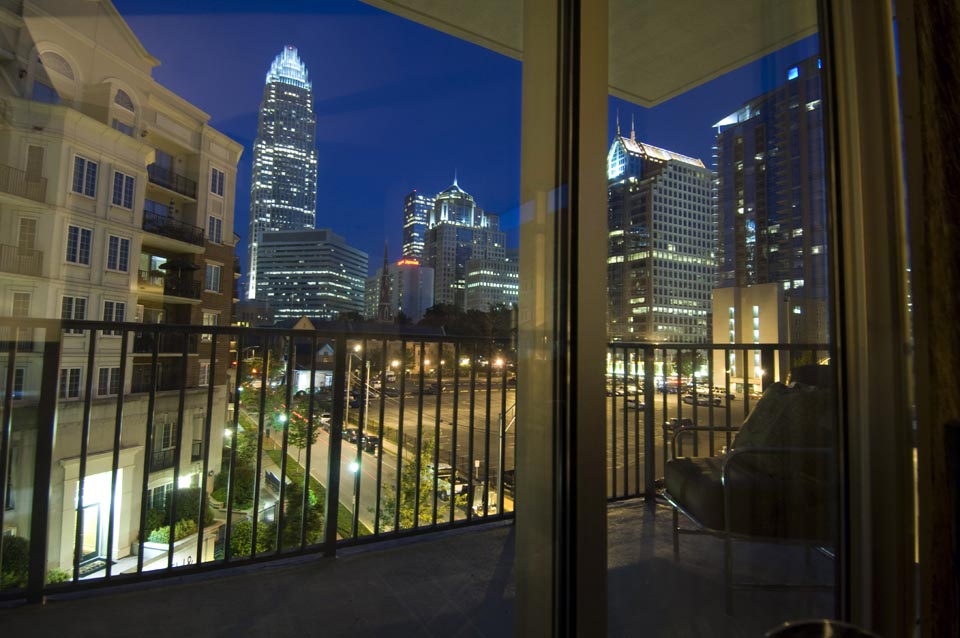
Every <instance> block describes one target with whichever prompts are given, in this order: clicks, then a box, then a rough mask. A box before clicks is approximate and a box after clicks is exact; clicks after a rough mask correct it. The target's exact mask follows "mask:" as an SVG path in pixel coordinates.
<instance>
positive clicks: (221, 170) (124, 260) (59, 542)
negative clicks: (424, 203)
mask: <svg viewBox="0 0 960 638" xmlns="http://www.w3.org/2000/svg"><path fill="white" fill-rule="evenodd" d="M52 15H56V16H57V18H56V19H54V18H53V17H51V16H52ZM0 49H2V50H3V55H2V56H0V75H2V76H3V77H4V79H5V80H6V81H5V82H2V83H0V110H2V113H3V117H2V118H0V237H2V239H0V314H5V315H12V316H23V317H31V318H47V319H56V318H62V319H88V320H103V321H107V322H116V323H119V322H143V323H145V324H147V323H149V324H153V323H163V324H192V325H201V324H202V325H218V324H223V325H229V324H230V322H231V308H232V303H233V297H234V270H235V260H234V247H235V244H236V241H237V237H236V235H235V234H234V233H233V221H234V220H233V209H234V185H235V180H236V168H237V162H238V161H239V158H240V154H241V152H242V146H241V145H240V144H238V143H236V142H234V141H233V140H231V139H229V138H228V137H227V136H225V135H224V134H222V133H220V132H218V131H216V130H214V129H213V128H211V127H210V125H209V119H210V118H209V116H208V115H207V114H206V113H204V112H202V111H201V110H200V109H198V108H197V107H195V106H193V105H192V104H190V103H189V102H187V101H186V100H184V99H183V98H181V97H179V96H178V95H176V94H174V93H173V92H171V91H169V90H168V89H166V88H164V87H163V86H161V85H160V84H158V83H157V82H156V81H155V80H154V79H153V78H152V70H153V69H154V68H155V67H156V66H157V65H158V64H159V61H158V60H156V59H155V58H153V57H152V56H151V55H150V54H149V53H148V52H147V51H146V50H145V49H144V48H143V46H142V45H141V43H140V42H139V41H138V40H137V38H136V36H135V35H134V34H133V32H132V31H131V30H130V28H129V27H128V26H127V24H126V23H125V22H124V20H123V19H122V18H121V16H120V15H119V14H118V13H117V11H116V9H115V8H114V7H113V5H112V4H111V3H110V2H99V3H76V2H73V3H70V2H64V1H61V0H44V1H39V2H31V1H27V2H23V3H4V4H3V6H2V7H0ZM64 332H65V334H64V336H63V339H62V344H63V345H62V350H61V355H60V361H61V364H60V373H59V374H60V376H59V387H58V394H59V400H60V401H59V405H58V414H57V436H56V443H55V449H54V456H53V468H54V470H53V471H54V473H55V475H54V482H53V485H54V490H53V494H52V496H51V498H52V501H51V502H52V504H53V506H52V508H51V510H52V511H51V513H50V516H51V520H50V529H51V533H50V534H51V535H50V542H49V545H50V547H49V552H48V566H49V567H50V568H62V569H67V570H69V569H70V568H71V567H72V565H73V558H74V557H73V550H72V548H73V544H74V537H75V535H76V533H77V531H76V526H77V525H78V524H80V525H82V527H83V529H82V536H83V552H84V555H83V556H82V560H81V565H93V567H91V569H95V568H96V564H97V563H98V561H99V562H101V563H102V562H104V561H106V560H109V559H112V560H115V561H116V560H121V559H123V558H124V557H126V556H129V555H130V554H131V552H133V551H135V549H136V541H137V538H136V530H137V529H138V528H139V516H140V513H141V503H142V500H143V495H144V493H145V494H146V497H147V498H148V499H149V503H148V504H147V505H153V506H158V507H159V506H162V505H163V503H164V499H165V495H166V494H167V493H168V492H169V491H170V490H172V489H174V488H175V487H186V486H188V485H193V486H197V485H201V484H202V481H204V480H205V477H203V476H201V470H202V466H203V461H204V459H206V461H207V464H208V470H209V471H211V472H215V471H217V470H219V467H220V456H219V455H220V450H219V449H216V450H204V449H202V446H198V445H196V444H195V442H196V441H199V440H200V439H201V438H202V436H201V432H202V430H201V429H202V428H203V427H204V424H205V421H206V419H207V417H208V414H207V398H208V390H209V386H210V384H213V386H214V392H213V398H214V401H213V404H212V405H213V406H214V407H213V410H212V412H211V413H210V415H209V416H210V420H211V425H212V428H213V432H222V430H223V428H224V423H225V419H226V414H227V388H226V368H227V361H228V353H229V344H228V340H227V339H220V340H219V341H217V342H216V352H215V353H214V352H213V343H214V341H215V339H214V338H213V337H212V336H211V335H193V336H188V335H185V334H179V335H177V334H174V335H169V334H166V335H164V336H163V337H162V338H157V337H155V336H154V335H153V334H151V332H149V331H146V330H145V331H143V332H134V333H128V335H129V337H128V338H127V337H122V336H121V335H122V331H120V330H100V331H93V332H91V331H84V330H66V331H64ZM5 338H11V336H10V335H8V336H7V337H5ZM15 338H16V341H17V348H18V356H17V367H16V369H15V371H14V379H13V383H14V386H15V387H16V389H17V392H16V393H15V397H16V402H17V406H16V408H15V410H14V416H13V428H12V432H13V433H12V439H11V443H12V445H11V456H10V461H11V465H10V468H11V469H10V476H11V485H10V493H9V495H8V501H9V502H8V505H9V506H10V507H8V511H7V512H6V515H5V517H4V533H5V534H15V535H16V534H22V533H25V532H26V531H27V529H26V528H27V527H28V526H29V521H30V511H29V509H28V508H29V502H30V499H29V493H30V490H31V482H32V473H33V467H32V462H33V461H32V459H33V458H34V447H33V446H34V438H35V432H34V431H33V428H34V427H35V425H34V422H33V420H34V418H35V414H36V403H37V401H38V398H39V396H38V390H39V387H40V378H39V375H40V371H41V367H42V363H41V357H42V354H41V352H42V350H43V349H44V348H45V347H49V346H45V345H44V341H56V340H57V339H58V336H57V335H51V336H50V337H49V338H47V339H45V335H44V334H43V331H42V330H37V331H36V334H33V333H32V332H28V331H26V330H23V329H20V330H19V332H18V334H17V335H16V336H15ZM124 346H125V350H124V351H122V350H121V349H122V348H123V347H124ZM31 352H32V353H33V354H31ZM90 352H92V353H93V355H92V356H93V366H92V368H90V367H89V365H88V354H89V353H90ZM214 354H215V358H213V359H212V355H214ZM153 356H156V358H157V360H158V362H159V364H158V366H157V367H156V369H154V367H153V365H152V363H151V360H152V357H153ZM122 359H126V361H125V365H124V366H123V369H125V374H124V375H123V376H122V377H121V374H120V371H121V360H122ZM211 361H213V362H214V365H213V366H211ZM91 369H92V370H93V375H95V376H93V378H89V377H90V376H91V375H90V373H89V370H91ZM183 378H185V379H186V385H187V388H188V389H187V391H186V392H185V395H184V404H183V409H182V411H181V410H180V408H179V393H178V392H175V391H173V389H174V388H175V387H179V385H180V380H181V379H183ZM4 380H5V379H4ZM5 381H6V380H5ZM154 386H155V389H156V393H155V396H154V399H155V401H154V403H153V411H152V414H153V419H152V422H151V427H150V430H152V436H150V437H148V434H147V433H148V426H147V424H148V421H150V420H149V419H148V418H147V416H148V411H149V406H150V401H149V399H150V396H151V393H150V390H151V388H152V387H154ZM88 393H89V395H90V396H89V401H87V399H88ZM118 401H122V404H123V430H122V441H121V443H122V446H121V447H122V449H121V451H120V454H119V469H118V473H117V476H116V492H117V494H118V496H119V497H120V498H119V501H118V503H119V507H114V508H110V507H106V506H104V507H101V504H102V503H109V501H110V489H111V482H112V479H113V477H112V474H113V472H112V469H111V455H110V453H109V452H107V450H110V449H111V446H112V442H113V437H114V428H115V422H116V406H117V403H118ZM87 409H89V412H90V418H89V420H88V423H89V432H88V433H87V436H86V441H85V444H86V448H85V449H86V456H85V457H84V458H82V459H81V450H82V449H84V448H83V446H82V445H83V441H82V439H83V434H84V429H83V423H84V420H85V419H84V412H85V411H86V410H87ZM213 440H217V439H213ZM175 450H180V457H179V458H175ZM81 464H83V465H85V473H84V480H83V482H82V498H81V499H80V500H79V502H81V503H82V509H83V511H82V512H80V513H78V512H77V504H76V503H77V502H78V500H77V498H76V497H77V495H78V494H79V492H80V490H81V485H80V480H79V477H80V469H79V468H80V466H81ZM174 465H179V467H180V476H181V479H180V481H179V483H180V485H179V486H174V485H173V468H174ZM186 468H189V469H186ZM145 472H146V473H147V477H146V481H145V482H144V473H145ZM57 474H59V476H57ZM186 475H189V478H187V479H186V480H184V478H182V477H184V476H186ZM141 485H146V488H147V489H146V490H145V491H144V490H141ZM111 513H112V516H113V517H114V519H113V520H112V521H111V520H110V519H109V517H110V516H111ZM57 530H59V534H58V533H57ZM108 530H110V532H111V533H112V534H113V535H114V542H113V552H112V555H111V556H106V555H105V552H106V546H107V533H108ZM81 571H83V570H82V569H81Z"/></svg>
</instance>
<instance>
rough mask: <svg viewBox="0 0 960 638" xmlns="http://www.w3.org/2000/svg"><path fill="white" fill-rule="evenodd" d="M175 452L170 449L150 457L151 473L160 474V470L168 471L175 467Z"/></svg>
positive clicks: (157, 452)
mask: <svg viewBox="0 0 960 638" xmlns="http://www.w3.org/2000/svg"><path fill="white" fill-rule="evenodd" d="M173 455H174V450H173V448H170V449H168V450H157V451H156V452H154V453H153V454H151V455H150V471H151V472H159V471H160V470H166V469H169V468H171V467H173V461H174V458H173Z"/></svg>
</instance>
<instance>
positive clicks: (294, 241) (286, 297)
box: [260, 229, 368, 320]
mask: <svg viewBox="0 0 960 638" xmlns="http://www.w3.org/2000/svg"><path fill="white" fill-rule="evenodd" d="M262 239H263V242H262V244H261V246H260V277H261V281H262V284H263V288H262V290H263V291H264V295H265V300H266V301H267V302H268V303H269V304H270V307H271V308H272V309H273V312H274V315H275V316H276V317H277V319H283V318H290V317H294V318H299V317H311V318H319V319H327V320H332V319H336V318H337V316H338V315H339V314H340V313H341V312H356V313H363V311H364V306H363V300H364V286H365V284H366V279H367V262H368V257H367V253H365V252H363V251H361V250H358V249H356V248H354V247H352V246H350V245H349V244H347V242H346V241H345V240H344V238H343V237H341V236H340V235H337V234H336V233H334V232H333V231H331V230H329V229H317V230H284V231H276V232H270V233H264V234H263V238H262Z"/></svg>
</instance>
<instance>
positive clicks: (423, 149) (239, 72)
mask: <svg viewBox="0 0 960 638" xmlns="http://www.w3.org/2000/svg"><path fill="white" fill-rule="evenodd" d="M114 5H115V6H116V7H117V9H118V10H119V11H120V13H121V15H122V16H123V17H124V18H125V19H126V20H127V23H128V24H129V25H130V27H131V28H132V29H133V31H134V33H136V35H137V37H139V38H140V41H141V42H142V43H143V45H144V47H145V48H146V49H147V51H149V52H150V53H151V54H152V55H153V56H154V57H156V58H157V59H158V60H160V66H159V67H157V68H156V69H155V70H154V77H155V78H156V80H157V81H159V82H160V83H161V84H163V85H164V86H166V87H167V88H169V89H171V90H172V91H174V92H176V93H177V94H179V95H180V96H182V97H183V98H185V99H186V100H188V101H190V102H191V103H193V104H195V105H196V106H198V107H199V108H201V109H203V110H204V111H206V112H207V113H209V114H210V118H211V125H212V126H214V127H215V128H217V129H218V130H220V131H222V132H223V133H225V134H227V135H229V136H230V137H231V138H233V139H235V140H236V141H237V142H239V143H241V144H243V146H244V149H245V150H244V153H243V156H242V157H241V159H240V164H239V167H238V180H237V184H236V210H235V222H234V223H235V228H234V230H235V231H236V232H237V233H238V234H239V235H240V237H241V238H242V239H241V244H240V245H239V246H238V249H237V252H238V254H239V256H240V258H241V261H242V267H243V269H244V273H245V272H246V261H247V260H246V239H247V230H248V224H249V205H250V170H251V163H252V159H253V150H252V149H253V142H254V138H255V137H256V133H257V111H258V109H259V106H260V101H261V99H262V97H263V86H264V78H265V76H266V73H267V69H268V68H269V66H270V63H271V62H272V61H273V59H274V57H276V55H277V54H278V53H280V51H281V50H282V49H283V47H284V46H286V45H293V46H295V47H297V49H298V50H299V53H300V57H301V59H302V60H303V61H304V63H305V64H306V66H307V69H308V70H309V73H310V80H311V82H312V83H313V95H314V110H315V112H316V114H317V136H316V137H317V151H318V170H317V191H318V192H317V226H318V227H321V228H324V227H329V228H332V229H333V230H334V232H336V233H338V234H340V235H343V236H344V237H345V238H346V239H347V241H348V242H349V243H350V244H352V245H354V246H356V247H358V248H360V249H361V250H364V251H366V252H367V253H368V254H369V255H370V268H371V270H375V269H376V268H377V267H378V266H379V265H380V262H381V256H382V254H383V241H384V239H387V240H389V242H390V257H391V259H397V258H399V256H400V244H401V225H402V205H403V197H404V195H406V194H407V193H408V192H410V191H411V190H413V189H414V188H416V189H418V190H420V191H422V192H425V193H428V194H431V195H432V194H435V193H437V192H439V191H441V190H443V189H444V188H446V187H447V186H449V185H450V183H452V181H453V176H454V172H456V174H457V176H458V180H459V184H460V186H461V187H462V188H463V189H464V190H466V191H467V192H469V193H471V194H472V195H473V196H474V197H475V198H476V200H477V203H478V204H479V205H480V206H482V207H483V208H484V209H485V210H487V211H489V212H491V213H495V214H500V215H501V225H502V227H503V228H504V230H507V231H508V243H509V244H511V245H516V243H517V238H518V235H517V223H518V221H517V219H518V216H517V210H518V207H519V198H520V100H521V98H520V88H521V71H522V65H521V63H520V62H518V61H516V60H512V59H510V58H507V57H504V56H502V55H499V54H497V53H493V52H491V51H489V50H487V49H484V48H481V47H478V46H475V45H472V44H469V43H466V42H463V41H461V40H458V39H456V38H453V37H450V36H447V35H444V34H442V33H439V32H437V31H434V30H432V29H428V28H426V27H423V26H420V25H418V24H416V23H413V22H410V21H408V20H405V19H403V18H399V17H397V16H394V15H392V14H388V13H385V12H383V11H380V10H378V9H375V8H372V7H370V6H368V5H365V4H362V3H360V2H355V1H350V0H324V1H323V2H306V1H301V2H293V1H277V0H274V1H273V2H270V3H263V2H248V1H241V0H234V1H231V2H225V1H219V2H217V1H211V2H204V1H202V0H193V1H189V0H169V1H167V2H164V3H158V2H156V1H155V0H152V1H150V2H146V1H144V0H114ZM816 47H817V43H816V38H815V37H814V38H808V39H806V40H804V41H802V42H800V43H797V44H795V45H792V46H790V47H787V48H786V49H784V50H782V51H780V52H778V53H777V54H774V55H772V56H767V57H766V58H764V59H763V60H760V61H758V62H755V63H753V64H750V65H747V66H746V67H743V68H742V69H740V70H737V71H734V72H733V73H730V74H728V75H727V76H724V77H723V78H720V79H718V80H714V81H713V82H710V83H708V84H706V85H704V86H702V87H700V88H698V89H696V90H694V91H691V92H689V93H687V94H685V95H683V96H680V97H678V98H675V99H673V100H670V101H669V102H667V103H665V104H663V105H660V106H658V107H656V108H654V109H643V108H640V107H636V106H634V105H632V104H629V103H627V102H623V101H621V100H616V99H612V98H611V100H610V135H611V137H612V135H613V132H614V114H615V112H616V111H617V110H619V112H620V121H621V130H622V131H623V132H625V133H628V132H629V127H630V117H631V115H633V116H634V117H635V121H636V130H637V137H638V138H639V139H642V140H643V141H646V142H649V143H651V144H655V145H657V146H662V147H664V148H667V149H670V150H672V151H676V152H679V153H683V154H685V155H691V156H694V157H699V158H701V159H703V161H704V163H705V164H707V165H708V166H711V164H712V160H711V147H712V145H713V143H714V141H715V136H716V134H715V131H714V130H713V129H712V128H711V126H712V124H714V123H715V122H717V121H718V120H720V119H721V118H722V117H724V116H726V115H728V114H729V113H731V112H733V111H734V110H736V109H737V108H738V107H739V106H740V105H741V104H742V103H743V102H744V101H746V100H748V99H750V98H752V97H754V96H756V95H759V94H761V93H763V92H764V91H766V90H769V89H770V88H772V87H774V86H776V85H778V84H781V83H782V82H783V81H784V80H785V74H786V69H787V68H789V67H790V66H792V64H794V63H795V62H796V61H797V60H800V59H803V58H805V57H808V56H810V55H814V54H815V53H816V50H817V48H816ZM604 160H605V158H597V161H598V162H603V161H604Z"/></svg>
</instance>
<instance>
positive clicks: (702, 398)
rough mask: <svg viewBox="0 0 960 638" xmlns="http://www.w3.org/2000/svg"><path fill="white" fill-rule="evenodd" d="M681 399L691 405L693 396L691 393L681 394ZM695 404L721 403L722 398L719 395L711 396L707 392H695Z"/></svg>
mask: <svg viewBox="0 0 960 638" xmlns="http://www.w3.org/2000/svg"><path fill="white" fill-rule="evenodd" d="M682 401H683V402H684V403H686V404H688V405H693V401H694V396H693V394H691V393H687V394H685V395H683V399H682ZM696 401H697V405H721V404H722V403H723V400H722V399H720V397H715V396H711V395H709V394H703V393H701V392H698V393H697V396H696Z"/></svg>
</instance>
